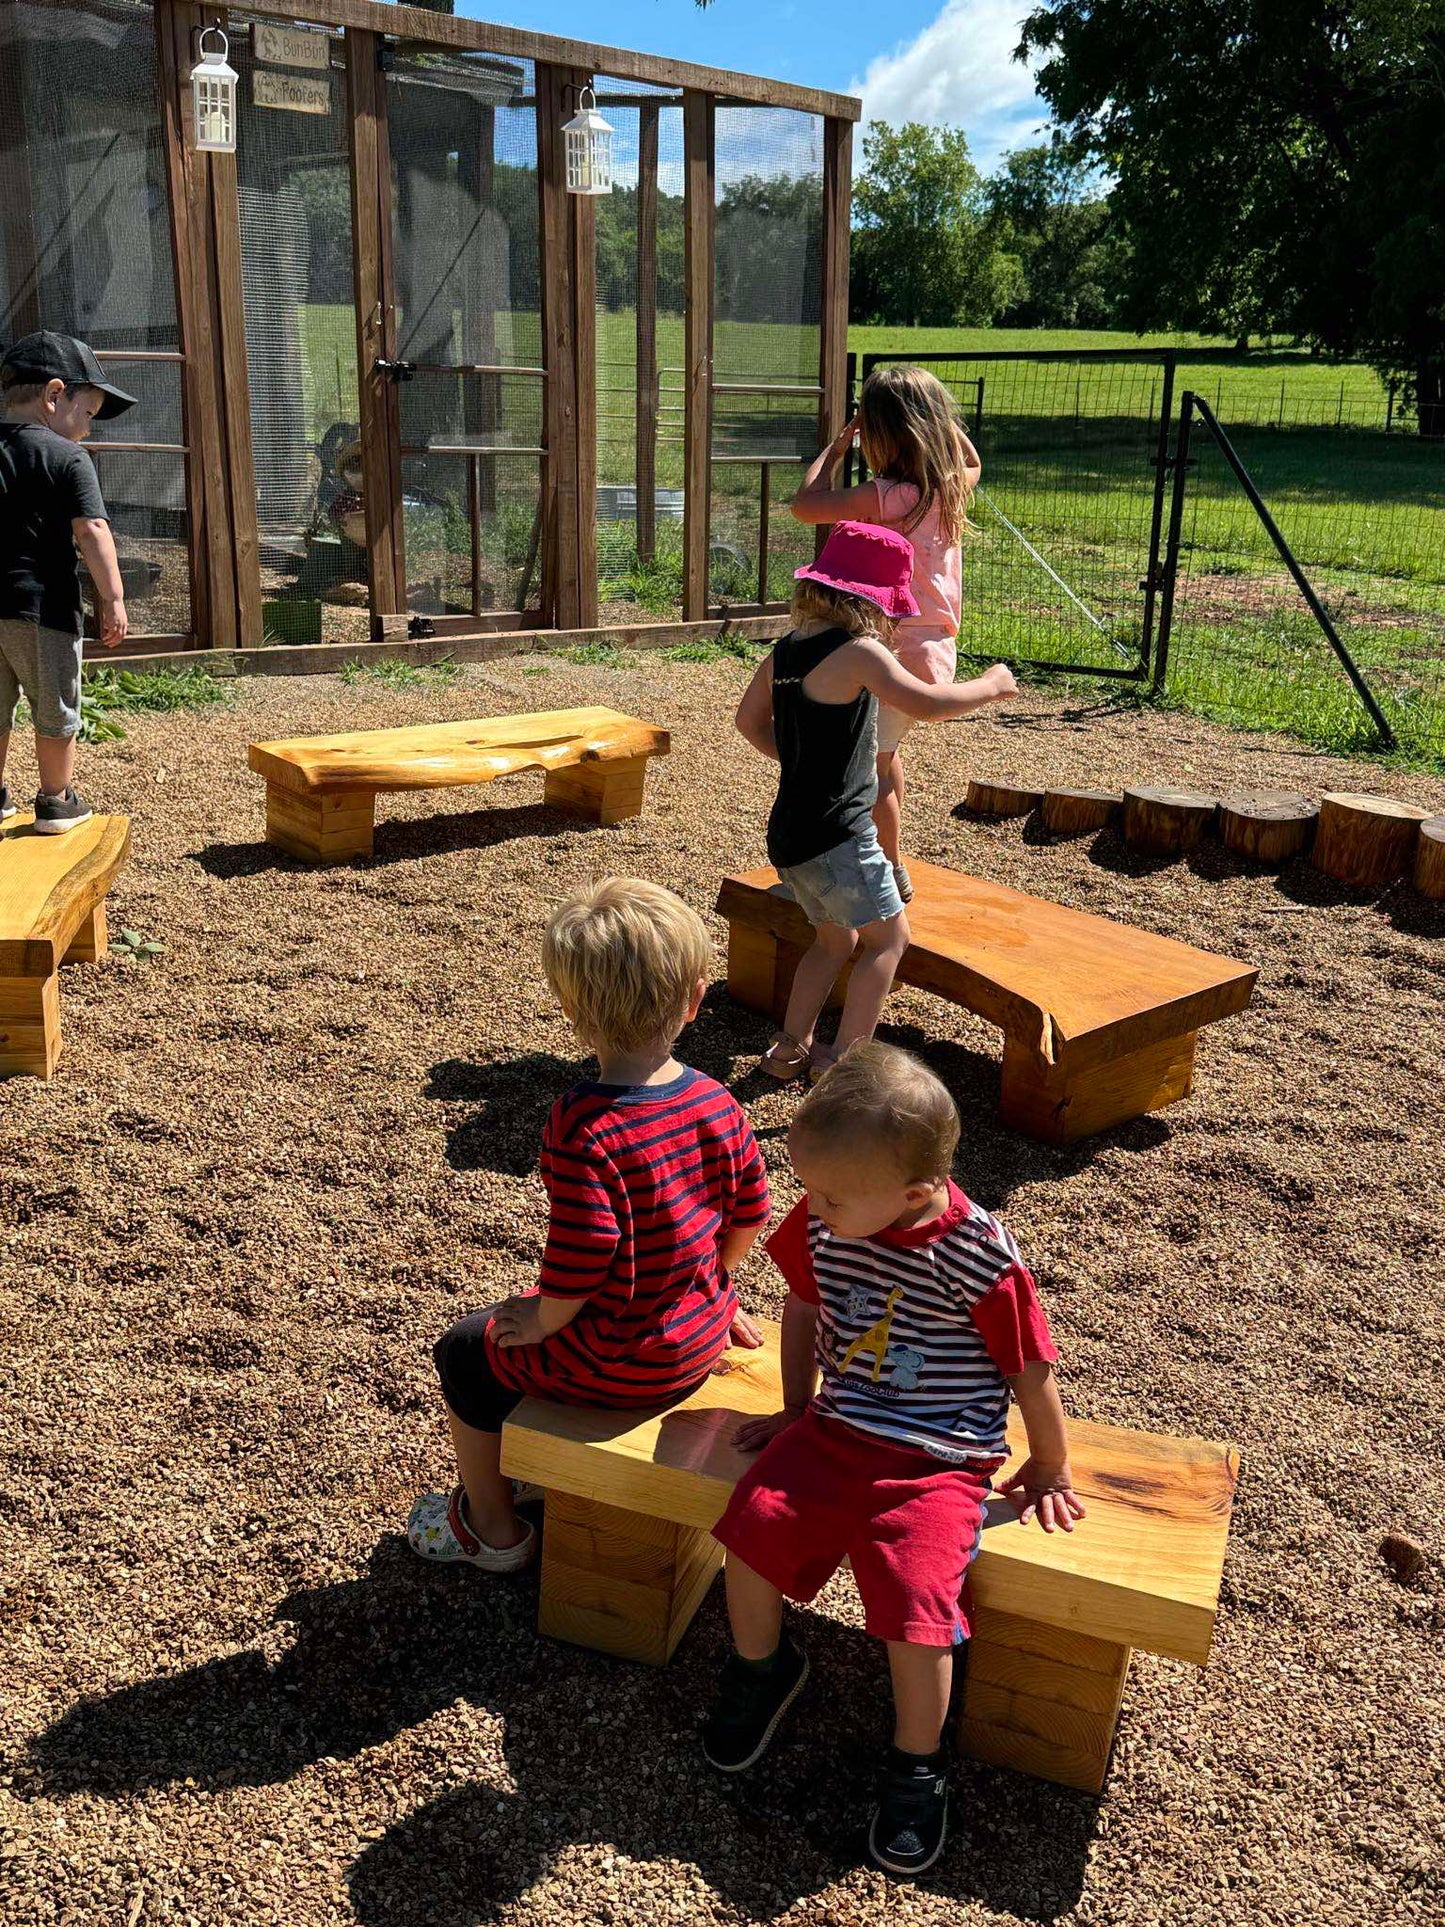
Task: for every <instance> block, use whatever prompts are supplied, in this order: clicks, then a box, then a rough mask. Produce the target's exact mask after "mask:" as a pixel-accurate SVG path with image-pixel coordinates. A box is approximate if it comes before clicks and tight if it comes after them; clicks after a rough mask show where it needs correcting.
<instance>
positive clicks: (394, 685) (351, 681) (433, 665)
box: [340, 656, 462, 689]
mask: <svg viewBox="0 0 1445 1927" xmlns="http://www.w3.org/2000/svg"><path fill="white" fill-rule="evenodd" d="M461 673H462V666H461V664H460V663H459V662H456V661H454V660H453V658H452V657H451V656H442V657H441V658H440V659H439V660H438V661H436V662H428V663H421V662H407V661H406V660H405V659H404V658H403V657H401V656H382V657H381V658H380V659H379V660H378V661H376V662H363V661H362V660H361V659H360V658H359V657H355V656H354V657H353V658H352V659H351V661H350V662H344V663H343V664H342V665H341V669H340V676H341V680H342V681H343V682H344V683H345V684H346V687H347V688H348V689H357V688H360V687H361V686H362V685H364V684H367V683H374V684H377V685H378V686H379V687H381V688H382V689H425V688H427V687H428V686H431V687H433V688H437V687H440V688H443V689H449V688H450V687H451V686H452V684H453V683H455V682H458V681H460V679H461Z"/></svg>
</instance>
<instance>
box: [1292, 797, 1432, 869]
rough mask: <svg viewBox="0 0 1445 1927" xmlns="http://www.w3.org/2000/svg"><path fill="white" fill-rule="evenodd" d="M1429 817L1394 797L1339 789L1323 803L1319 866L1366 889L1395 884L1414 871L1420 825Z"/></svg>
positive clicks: (1318, 835)
mask: <svg viewBox="0 0 1445 1927" xmlns="http://www.w3.org/2000/svg"><path fill="white" fill-rule="evenodd" d="M1429 815H1430V812H1429V811H1428V810H1420V809H1416V808H1415V807H1414V806H1413V805H1412V804H1410V803H1397V802H1395V801H1394V799H1393V798H1392V797H1388V796H1355V795H1351V794H1349V793H1348V792H1346V791H1344V790H1337V791H1334V792H1332V793H1331V794H1329V795H1327V796H1325V797H1324V798H1323V799H1322V800H1321V802H1320V820H1319V826H1318V828H1317V829H1316V831H1315V847H1314V857H1313V861H1314V866H1315V868H1316V869H1317V870H1323V871H1324V873H1325V875H1326V876H1331V877H1334V879H1335V880H1336V882H1338V883H1348V884H1351V885H1353V886H1354V887H1355V888H1356V889H1360V890H1373V889H1378V888H1379V887H1380V885H1381V884H1385V883H1393V882H1395V881H1396V879H1397V878H1399V877H1402V876H1406V875H1408V874H1409V872H1410V871H1411V870H1412V869H1413V867H1414V863H1415V846H1416V843H1417V841H1418V839H1419V835H1420V825H1421V824H1422V823H1424V822H1426V821H1427V820H1428V819H1429Z"/></svg>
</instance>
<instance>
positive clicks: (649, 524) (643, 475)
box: [633, 105, 661, 562]
mask: <svg viewBox="0 0 1445 1927" xmlns="http://www.w3.org/2000/svg"><path fill="white" fill-rule="evenodd" d="M660 120H661V113H660V110H659V108H658V107H657V106H656V105H644V106H642V107H640V108H639V109H638V112H637V458H636V462H635V464H634V468H633V474H634V476H635V478H636V491H637V511H636V517H637V519H636V534H637V554H638V559H639V560H640V561H643V562H651V561H652V559H653V557H654V556H655V555H656V553H657V415H658V401H659V395H658V388H657V154H658V129H659V123H660Z"/></svg>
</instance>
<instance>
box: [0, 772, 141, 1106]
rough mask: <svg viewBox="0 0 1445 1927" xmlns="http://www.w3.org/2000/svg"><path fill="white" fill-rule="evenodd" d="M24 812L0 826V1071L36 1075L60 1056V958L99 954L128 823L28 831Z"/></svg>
mask: <svg viewBox="0 0 1445 1927" xmlns="http://www.w3.org/2000/svg"><path fill="white" fill-rule="evenodd" d="M33 825H34V817H33V816H32V815H31V813H30V812H29V811H28V810H26V811H22V812H21V813H20V814H19V815H16V816H13V817H11V818H10V819H9V820H8V821H7V822H6V823H4V824H0V1077H44V1078H48V1077H49V1076H50V1075H51V1073H52V1072H53V1071H54V1069H55V1061H56V1059H57V1058H58V1057H59V1055H60V978H59V975H58V972H59V969H60V966H61V964H63V963H94V962H96V961H97V959H98V958H101V957H103V956H104V955H105V953H106V948H107V944H108V938H107V936H106V928H105V897H106V892H107V891H108V890H109V889H110V886H111V884H112V883H113V882H114V881H115V874H116V871H117V870H119V868H120V866H121V864H122V863H124V862H125V860H126V856H127V854H128V853H129V851H130V820H129V818H128V817H124V816H93V817H91V819H90V821H89V822H88V823H82V824H81V825H80V827H79V828H78V829H74V830H67V831H66V832H65V834H64V835H63V836H37V835H36V833H35V829H34V827H33Z"/></svg>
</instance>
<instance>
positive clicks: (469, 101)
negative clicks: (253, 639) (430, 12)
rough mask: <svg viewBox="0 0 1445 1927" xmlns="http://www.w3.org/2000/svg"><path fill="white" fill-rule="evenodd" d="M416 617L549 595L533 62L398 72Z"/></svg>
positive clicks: (397, 256)
mask: <svg viewBox="0 0 1445 1927" xmlns="http://www.w3.org/2000/svg"><path fill="white" fill-rule="evenodd" d="M387 121H388V127H389V133H390V145H391V161H392V208H393V221H392V235H393V241H392V250H393V259H394V272H395V277H396V308H397V353H398V358H399V359H400V360H401V361H402V362H404V363H410V364H412V365H413V370H414V372H412V373H411V374H410V375H409V376H408V378H406V379H405V380H403V383H402V387H401V442H402V453H403V462H402V513H403V521H404V526H405V544H406V559H407V583H406V595H407V606H408V608H410V609H412V610H415V611H417V612H418V613H424V614H430V615H439V616H448V617H454V616H463V617H465V616H474V615H481V614H487V613H494V612H495V613H502V612H505V611H508V610H511V611H514V612H520V611H521V610H522V609H523V608H524V607H530V606H532V605H533V604H534V603H535V601H536V599H537V594H538V589H539V581H540V570H539V567H538V553H539V543H540V537H541V515H542V487H541V470H540V467H539V462H540V460H541V456H540V453H539V451H540V450H541V448H542V442H543V417H544V389H543V377H542V373H541V369H542V328H541V301H540V229H539V201H538V184H537V113H536V87H535V80H534V74H533V68H532V63H531V62H530V61H527V60H504V59H501V58H499V57H494V56H492V55H490V54H467V53H455V52H451V51H443V50H441V49H437V48H412V47H404V48H403V49H402V50H401V51H400V52H399V54H398V56H397V58H396V60H395V62H394V64H393V66H392V68H391V70H390V72H389V74H388V77H387Z"/></svg>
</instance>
